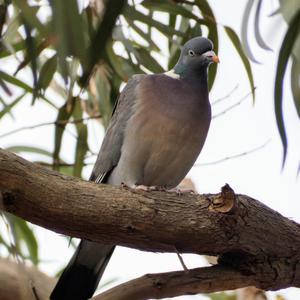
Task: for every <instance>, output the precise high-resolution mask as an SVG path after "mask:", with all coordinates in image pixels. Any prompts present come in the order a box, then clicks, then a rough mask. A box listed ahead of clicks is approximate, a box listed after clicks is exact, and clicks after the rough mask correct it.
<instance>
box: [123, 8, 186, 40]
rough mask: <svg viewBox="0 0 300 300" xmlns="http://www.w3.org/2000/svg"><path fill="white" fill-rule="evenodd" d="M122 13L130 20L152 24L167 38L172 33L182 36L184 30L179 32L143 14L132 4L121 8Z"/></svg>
mask: <svg viewBox="0 0 300 300" xmlns="http://www.w3.org/2000/svg"><path fill="white" fill-rule="evenodd" d="M123 14H124V16H125V17H126V18H131V19H132V20H135V21H140V22H142V23H144V24H148V25H149V26H153V27H154V28H156V29H157V30H158V31H160V32H161V33H162V34H164V35H165V36H166V37H167V38H168V39H172V36H173V35H177V36H184V35H185V34H184V32H180V31H178V30H175V29H174V28H172V27H169V26H167V25H165V24H163V23H161V22H159V21H156V20H154V19H153V18H151V17H150V16H148V15H145V14H143V13H141V12H139V11H137V10H136V9H134V8H133V7H132V6H129V5H128V6H126V7H125V9H124V10H123Z"/></svg>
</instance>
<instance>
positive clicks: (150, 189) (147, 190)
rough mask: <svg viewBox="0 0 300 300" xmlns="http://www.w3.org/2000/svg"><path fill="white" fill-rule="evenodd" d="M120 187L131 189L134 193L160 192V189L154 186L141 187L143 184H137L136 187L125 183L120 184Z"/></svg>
mask: <svg viewBox="0 0 300 300" xmlns="http://www.w3.org/2000/svg"><path fill="white" fill-rule="evenodd" d="M122 186H123V187H127V188H131V189H133V190H135V191H143V192H151V191H160V187H158V186H154V185H151V186H147V185H143V184H138V185H133V186H128V185H126V184H125V183H122Z"/></svg>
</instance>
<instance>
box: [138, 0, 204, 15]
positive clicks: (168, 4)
mask: <svg viewBox="0 0 300 300" xmlns="http://www.w3.org/2000/svg"><path fill="white" fill-rule="evenodd" d="M141 4H142V5H143V6H144V7H146V8H147V9H149V10H151V11H162V12H166V13H168V14H171V15H180V16H183V17H185V18H187V19H192V20H198V19H199V18H198V17H197V16H196V15H194V14H193V13H192V12H190V11H189V10H187V9H186V8H185V7H184V6H182V5H180V4H174V1H170V0H144V1H143V2H142V3H141Z"/></svg>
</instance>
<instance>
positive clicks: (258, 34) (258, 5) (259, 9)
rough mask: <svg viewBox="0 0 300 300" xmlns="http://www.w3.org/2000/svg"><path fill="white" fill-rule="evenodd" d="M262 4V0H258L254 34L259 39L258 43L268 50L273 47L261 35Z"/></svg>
mask: <svg viewBox="0 0 300 300" xmlns="http://www.w3.org/2000/svg"><path fill="white" fill-rule="evenodd" d="M261 4H262V0H258V3H257V7H256V11H255V21H254V34H255V38H256V41H257V44H258V45H259V46H260V47H261V48H263V49H265V50H268V51H272V49H271V48H270V47H269V46H268V45H267V44H266V43H265V41H264V39H263V38H262V36H261V33H260V29H259V20H260V12H261Z"/></svg>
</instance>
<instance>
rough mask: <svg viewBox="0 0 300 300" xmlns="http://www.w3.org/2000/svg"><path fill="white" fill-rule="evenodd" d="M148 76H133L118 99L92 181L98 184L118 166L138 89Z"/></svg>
mask: <svg viewBox="0 0 300 300" xmlns="http://www.w3.org/2000/svg"><path fill="white" fill-rule="evenodd" d="M145 76H147V75H135V76H133V77H132V78H131V79H130V80H129V81H128V83H127V84H126V86H125V88H124V89H123V91H122V92H121V94H120V95H119V97H118V100H117V103H116V105H115V107H114V110H113V114H112V117H111V120H110V123H109V125H108V128H107V131H106V134H105V137H104V140H103V143H102V146H101V149H100V151H99V154H98V157H97V160H96V163H95V166H94V169H93V171H92V174H91V177H90V180H91V181H95V182H96V183H100V182H102V183H103V182H105V181H106V179H107V177H108V175H109V174H110V173H111V171H112V170H113V169H114V167H115V166H116V165H117V164H118V162H119V159H120V156H121V148H122V144H123V139H124V131H125V128H126V126H127V122H128V120H129V119H130V117H131V116H132V114H133V107H134V104H135V102H136V101H137V99H136V89H137V87H138V85H139V83H140V81H141V80H142V79H143V78H144V77H145Z"/></svg>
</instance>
